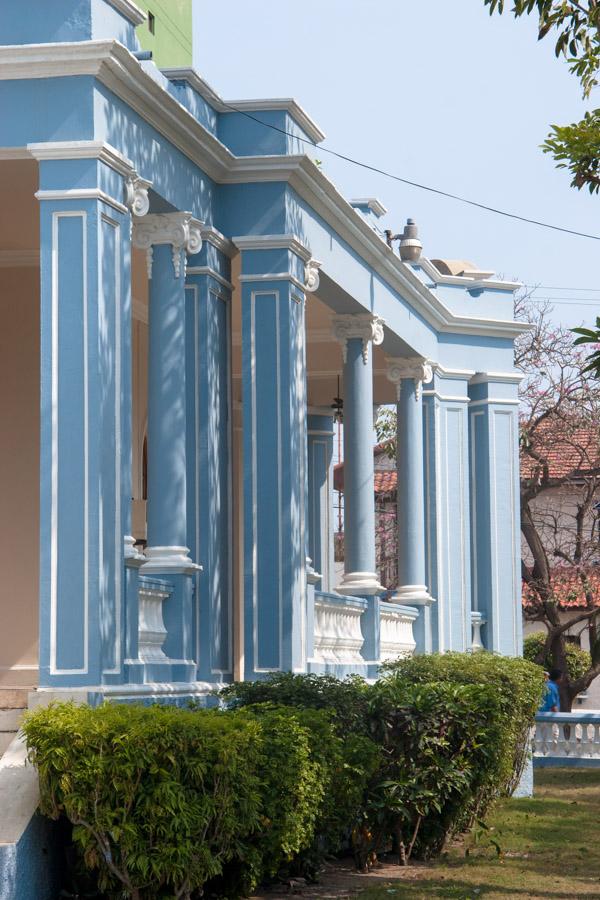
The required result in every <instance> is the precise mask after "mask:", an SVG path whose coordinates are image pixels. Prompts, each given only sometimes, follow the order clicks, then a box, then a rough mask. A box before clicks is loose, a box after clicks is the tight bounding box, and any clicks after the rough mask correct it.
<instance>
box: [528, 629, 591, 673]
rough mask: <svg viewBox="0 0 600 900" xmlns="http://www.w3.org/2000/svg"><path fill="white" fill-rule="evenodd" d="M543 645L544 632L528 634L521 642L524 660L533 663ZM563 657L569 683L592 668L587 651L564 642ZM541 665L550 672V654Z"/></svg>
mask: <svg viewBox="0 0 600 900" xmlns="http://www.w3.org/2000/svg"><path fill="white" fill-rule="evenodd" d="M545 643H546V634H545V632H544V631H535V632H534V633H533V634H528V635H527V637H526V638H525V639H524V641H523V656H524V657H525V659H528V660H529V662H532V663H535V662H536V659H537V658H538V656H539V654H540V653H542V651H543V649H544V644H545ZM565 657H566V660H567V672H568V675H569V681H576V680H577V679H578V678H581V677H582V676H583V675H585V673H586V672H587V671H589V669H590V668H591V667H592V657H591V656H590V654H589V653H588V651H587V650H582V649H581V647H577V646H575V644H571V643H570V642H569V641H566V642H565ZM541 665H542V666H543V668H544V669H546V671H550V669H551V668H553V663H552V657H551V655H550V654H548V655H547V656H546V658H545V659H544V661H543V663H542V664H541Z"/></svg>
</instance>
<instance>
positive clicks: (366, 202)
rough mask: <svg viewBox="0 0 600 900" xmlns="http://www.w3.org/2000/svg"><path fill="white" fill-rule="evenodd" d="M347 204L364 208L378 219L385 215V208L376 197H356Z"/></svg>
mask: <svg viewBox="0 0 600 900" xmlns="http://www.w3.org/2000/svg"><path fill="white" fill-rule="evenodd" d="M348 203H349V204H350V206H352V207H355V208H356V207H359V206H366V207H368V209H370V210H371V212H372V213H373V215H375V216H377V218H378V219H380V218H381V217H382V216H385V214H386V213H387V208H386V207H385V206H384V205H383V203H382V202H381V200H378V199H377V197H356V198H353V199H351V200H348Z"/></svg>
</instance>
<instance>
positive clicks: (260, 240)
mask: <svg viewBox="0 0 600 900" xmlns="http://www.w3.org/2000/svg"><path fill="white" fill-rule="evenodd" d="M231 240H232V243H233V244H234V245H235V246H236V247H237V248H238V250H291V251H292V253H295V254H296V256H299V257H300V259H301V260H303V262H305V263H308V262H310V260H311V257H312V254H311V252H310V250H309V248H308V247H307V246H306V245H305V244H303V243H302V240H301V239H300V238H299V237H298V236H297V235H296V234H244V235H238V236H237V237H233V238H232V239H231Z"/></svg>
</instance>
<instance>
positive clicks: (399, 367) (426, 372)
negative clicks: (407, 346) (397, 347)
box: [386, 356, 433, 401]
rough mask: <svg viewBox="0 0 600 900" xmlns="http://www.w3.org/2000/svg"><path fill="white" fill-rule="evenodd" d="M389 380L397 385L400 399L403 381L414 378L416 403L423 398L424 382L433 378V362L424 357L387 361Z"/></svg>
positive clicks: (397, 394) (399, 358)
mask: <svg viewBox="0 0 600 900" xmlns="http://www.w3.org/2000/svg"><path fill="white" fill-rule="evenodd" d="M386 363H387V373H386V374H387V377H388V380H389V381H391V382H392V383H393V384H395V385H396V397H397V399H398V400H399V399H400V391H401V389H402V381H403V379H404V378H412V380H413V381H414V383H415V401H418V400H419V398H420V397H421V389H422V387H423V382H425V383H427V382H428V381H431V379H432V378H433V369H432V364H431V361H430V360H428V359H425V358H424V357H422V356H409V357H396V358H390V357H388V358H387V359H386Z"/></svg>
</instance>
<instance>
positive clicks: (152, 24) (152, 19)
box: [148, 12, 156, 34]
mask: <svg viewBox="0 0 600 900" xmlns="http://www.w3.org/2000/svg"><path fill="white" fill-rule="evenodd" d="M148 31H149V32H150V34H156V16H155V15H154V13H151V12H149V13H148Z"/></svg>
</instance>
